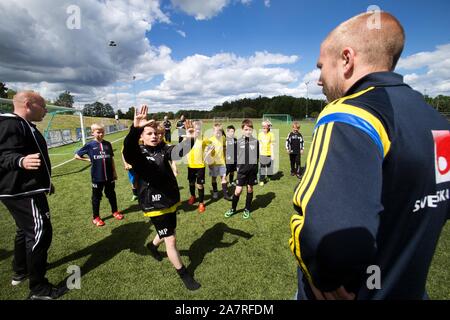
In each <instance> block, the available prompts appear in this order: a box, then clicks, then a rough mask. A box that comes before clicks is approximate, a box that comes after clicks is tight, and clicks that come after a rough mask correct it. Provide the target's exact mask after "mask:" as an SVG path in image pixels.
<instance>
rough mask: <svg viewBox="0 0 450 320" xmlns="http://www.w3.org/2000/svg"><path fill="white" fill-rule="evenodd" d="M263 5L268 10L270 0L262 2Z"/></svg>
mask: <svg viewBox="0 0 450 320" xmlns="http://www.w3.org/2000/svg"><path fill="white" fill-rule="evenodd" d="M264 5H265V6H266V7H267V8H269V7H270V0H264Z"/></svg>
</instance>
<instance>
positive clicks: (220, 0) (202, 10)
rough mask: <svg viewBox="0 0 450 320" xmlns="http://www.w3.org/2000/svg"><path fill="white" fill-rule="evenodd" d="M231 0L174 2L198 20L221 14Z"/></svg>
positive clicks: (173, 1)
mask: <svg viewBox="0 0 450 320" xmlns="http://www.w3.org/2000/svg"><path fill="white" fill-rule="evenodd" d="M229 2H230V0H209V1H204V0H172V4H173V5H174V6H175V7H176V8H179V9H180V10H182V11H184V12H185V13H187V14H188V15H190V16H194V17H195V19H196V20H207V19H211V18H212V17H214V16H216V15H217V14H219V13H220V12H221V11H222V9H223V8H224V7H226V6H227V5H228V3H229Z"/></svg>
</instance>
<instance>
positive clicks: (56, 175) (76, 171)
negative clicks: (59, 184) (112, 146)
mask: <svg viewBox="0 0 450 320" xmlns="http://www.w3.org/2000/svg"><path fill="white" fill-rule="evenodd" d="M90 167H91V165H90V164H89V165H87V166H84V167H83V168H81V169H78V170H75V171H70V172H65V173H60V174H55V175H52V178H57V177H64V176H68V175H71V174H76V173H80V172H83V171H85V170H86V169H87V168H90Z"/></svg>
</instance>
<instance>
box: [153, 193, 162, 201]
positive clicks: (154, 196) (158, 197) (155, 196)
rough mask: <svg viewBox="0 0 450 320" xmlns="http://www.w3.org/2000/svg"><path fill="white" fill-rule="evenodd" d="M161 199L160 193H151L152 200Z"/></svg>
mask: <svg viewBox="0 0 450 320" xmlns="http://www.w3.org/2000/svg"><path fill="white" fill-rule="evenodd" d="M160 200H161V195H160V194H152V201H153V202H158V201H160Z"/></svg>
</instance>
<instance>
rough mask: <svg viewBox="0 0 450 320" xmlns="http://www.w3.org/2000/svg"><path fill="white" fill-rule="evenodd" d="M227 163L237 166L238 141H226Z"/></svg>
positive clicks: (231, 139) (229, 139) (234, 139)
mask: <svg viewBox="0 0 450 320" xmlns="http://www.w3.org/2000/svg"><path fill="white" fill-rule="evenodd" d="M226 163H227V164H234V165H236V164H237V139H236V138H228V137H227V140H226Z"/></svg>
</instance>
